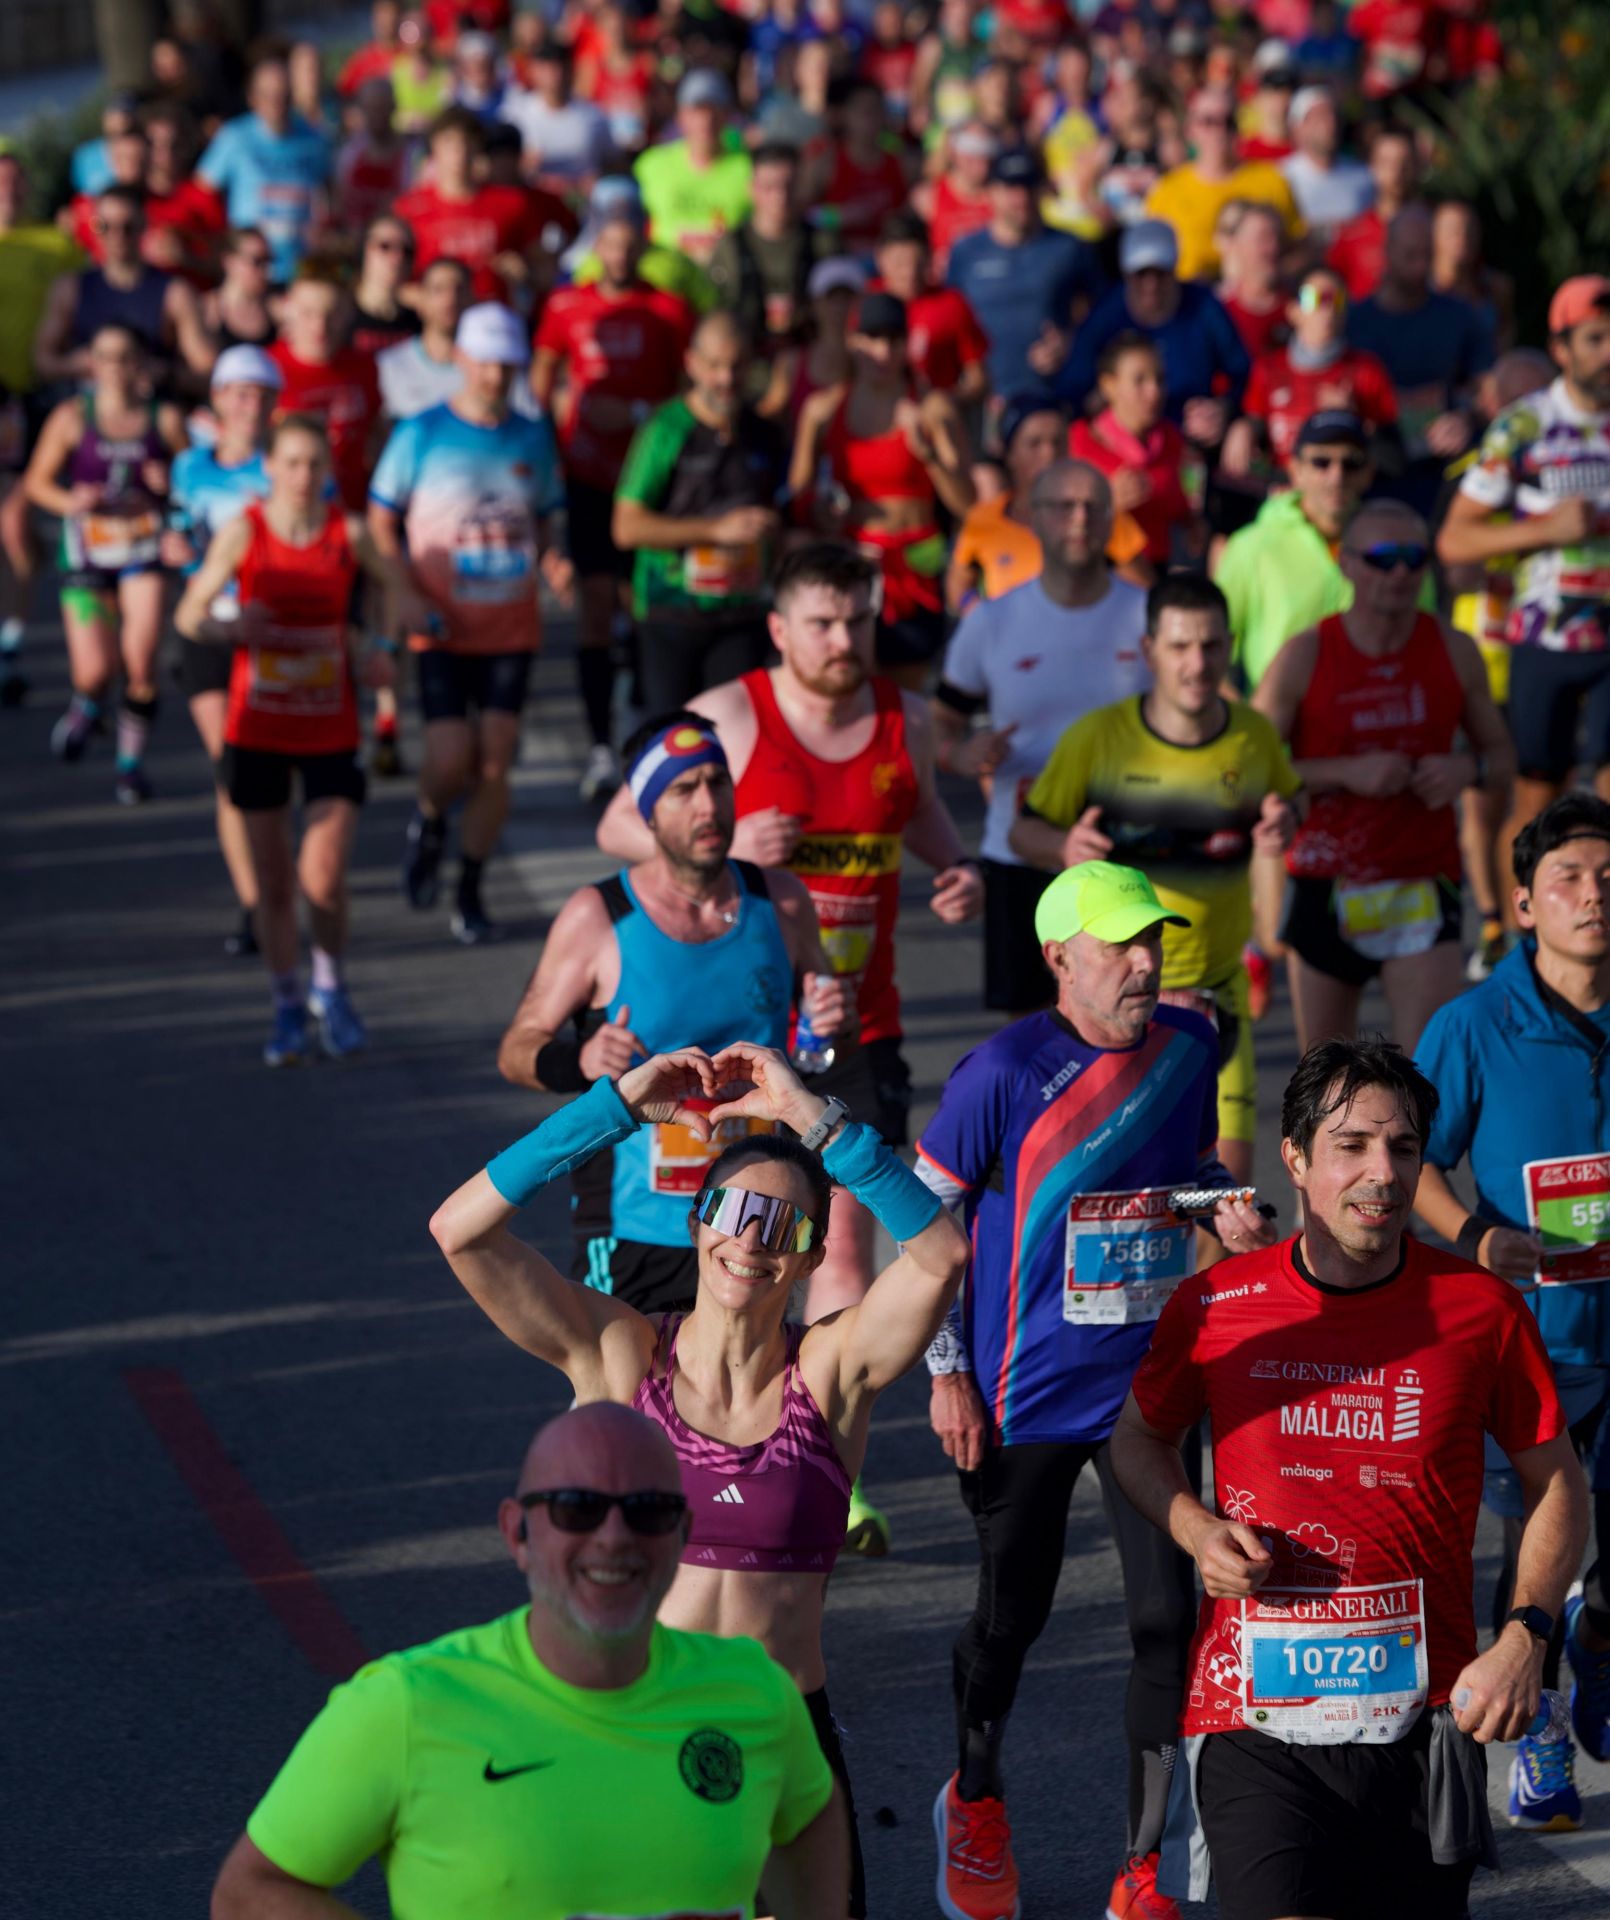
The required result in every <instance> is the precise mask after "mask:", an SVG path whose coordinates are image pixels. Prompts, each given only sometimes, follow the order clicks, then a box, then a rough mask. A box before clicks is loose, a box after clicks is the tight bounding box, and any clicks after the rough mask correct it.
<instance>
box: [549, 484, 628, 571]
mask: <svg viewBox="0 0 1610 1920" xmlns="http://www.w3.org/2000/svg"><path fill="white" fill-rule="evenodd" d="M565 516H566V520H567V523H568V530H569V544H570V558H571V562H572V564H573V565H574V566H575V569H576V573H577V575H578V576H579V578H581V579H583V580H591V579H595V578H597V576H598V575H599V574H607V575H608V576H609V578H610V579H612V580H630V579H631V577H632V556H631V555H630V554H629V553H622V552H621V550H620V548H619V547H617V546H616V544H615V535H614V532H613V523H614V518H615V496H614V494H613V493H612V492H611V491H610V490H609V489H608V488H606V487H590V486H588V485H587V483H586V481H584V480H572V481H571V482H570V484H569V485H568V486H567V487H566V488H565Z"/></svg>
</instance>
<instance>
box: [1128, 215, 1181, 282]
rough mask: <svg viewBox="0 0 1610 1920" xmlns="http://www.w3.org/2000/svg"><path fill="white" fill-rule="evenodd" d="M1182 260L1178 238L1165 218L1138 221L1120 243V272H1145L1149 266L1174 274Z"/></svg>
mask: <svg viewBox="0 0 1610 1920" xmlns="http://www.w3.org/2000/svg"><path fill="white" fill-rule="evenodd" d="M1179 263H1180V243H1179V238H1178V236H1177V235H1176V234H1175V232H1174V229H1173V228H1172V227H1171V226H1170V225H1169V224H1168V222H1167V221H1166V220H1137V221H1136V222H1135V224H1134V225H1133V226H1132V227H1129V228H1126V229H1125V232H1124V237H1123V239H1122V240H1120V241H1119V243H1118V270H1119V272H1120V273H1144V272H1145V271H1146V269H1147V268H1148V267H1161V268H1162V270H1163V271H1164V273H1172V272H1173V271H1174V269H1175V268H1176V267H1177V266H1178V265H1179Z"/></svg>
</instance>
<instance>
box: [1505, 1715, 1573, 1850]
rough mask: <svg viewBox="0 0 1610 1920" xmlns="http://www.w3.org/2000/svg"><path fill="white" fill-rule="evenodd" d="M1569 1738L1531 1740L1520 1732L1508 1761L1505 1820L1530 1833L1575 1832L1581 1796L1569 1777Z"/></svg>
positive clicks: (1570, 1771)
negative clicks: (1511, 1757)
mask: <svg viewBox="0 0 1610 1920" xmlns="http://www.w3.org/2000/svg"><path fill="white" fill-rule="evenodd" d="M1574 1759H1575V1750H1574V1749H1573V1747H1572V1745H1571V1742H1570V1740H1569V1739H1563V1740H1534V1739H1533V1738H1532V1737H1531V1735H1530V1734H1522V1736H1521V1738H1520V1740H1519V1742H1518V1743H1517V1745H1516V1748H1515V1758H1514V1759H1513V1760H1512V1761H1511V1762H1510V1763H1509V1824H1510V1825H1511V1826H1512V1827H1525V1828H1527V1829H1528V1830H1529V1831H1531V1832H1532V1833H1575V1832H1576V1830H1577V1828H1578V1827H1580V1826H1581V1824H1582V1797H1581V1795H1580V1794H1579V1793H1578V1792H1577V1790H1576V1781H1575V1780H1574V1779H1573V1778H1572V1762H1573V1761H1574Z"/></svg>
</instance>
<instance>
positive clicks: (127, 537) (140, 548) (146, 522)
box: [78, 507, 162, 573]
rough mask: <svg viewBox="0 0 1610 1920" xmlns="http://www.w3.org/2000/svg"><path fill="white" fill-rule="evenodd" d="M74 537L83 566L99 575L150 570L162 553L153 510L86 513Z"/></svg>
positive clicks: (157, 516) (159, 521)
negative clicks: (76, 538) (143, 511)
mask: <svg viewBox="0 0 1610 1920" xmlns="http://www.w3.org/2000/svg"><path fill="white" fill-rule="evenodd" d="M78 533H79V539H80V541H81V542H82V543H83V548H84V564H85V566H88V567H94V568H96V569H97V570H98V571H99V572H102V573H120V572H122V571H123V569H124V568H126V567H149V566H154V565H155V564H156V561H157V558H158V556H159V555H160V554H161V551H162V515H161V514H160V513H159V512H158V511H157V510H156V508H155V507H152V508H151V509H150V510H149V511H148V512H145V513H135V514H128V515H124V514H115V515H114V514H106V513H86V514H85V515H84V517H83V519H82V520H80V521H79V523H78Z"/></svg>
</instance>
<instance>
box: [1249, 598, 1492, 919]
mask: <svg viewBox="0 0 1610 1920" xmlns="http://www.w3.org/2000/svg"><path fill="white" fill-rule="evenodd" d="M1464 710H1465V692H1464V688H1463V687H1462V686H1461V685H1460V683H1459V676H1458V674H1457V673H1456V672H1455V671H1454V665H1453V662H1452V661H1451V660H1450V659H1449V658H1448V643H1447V641H1446V639H1445V638H1444V637H1443V632H1442V627H1441V625H1440V624H1439V623H1438V621H1436V620H1435V619H1433V618H1432V616H1431V615H1430V614H1428V613H1422V614H1419V615H1417V616H1416V618H1415V623H1414V628H1413V630H1412V632H1411V633H1410V635H1409V643H1408V645H1407V646H1406V647H1405V648H1404V649H1403V651H1402V652H1401V653H1397V654H1392V655H1390V656H1389V657H1387V658H1384V659H1377V658H1374V657H1373V656H1371V655H1368V654H1363V653H1360V652H1359V650H1358V649H1357V648H1356V647H1355V646H1354V645H1353V643H1352V641H1351V640H1349V639H1348V637H1347V628H1346V626H1345V624H1344V622H1343V619H1342V616H1341V615H1340V614H1335V613H1333V614H1331V615H1330V617H1329V618H1328V619H1325V620H1322V621H1321V622H1320V623H1319V657H1318V658H1317V659H1316V660H1315V662H1314V672H1313V677H1312V679H1311V680H1310V681H1309V683H1308V688H1307V691H1306V692H1305V693H1304V694H1303V698H1302V705H1301V706H1300V707H1298V709H1297V724H1296V726H1295V728H1294V729H1293V731H1292V736H1291V757H1292V759H1293V760H1329V759H1342V758H1345V757H1347V756H1349V755H1352V754H1362V753H1403V754H1407V755H1408V757H1409V758H1410V759H1411V760H1418V759H1420V758H1421V757H1422V756H1424V755H1426V754H1431V753H1447V752H1449V751H1450V749H1451V748H1452V746H1453V743H1454V736H1455V735H1456V734H1457V733H1458V731H1459V723H1460V720H1461V719H1462V717H1463V715H1464ZM1286 865H1287V867H1288V868H1289V870H1290V871H1291V872H1292V873H1294V874H1297V875H1299V876H1301V877H1304V878H1309V877H1312V878H1321V879H1333V880H1347V881H1365V882H1367V881H1375V880H1451V881H1456V880H1458V879H1459V877H1460V863H1459V824H1458V817H1457V815H1456V813H1455V810H1454V809H1453V808H1452V807H1428V806H1426V805H1425V803H1424V802H1423V801H1421V800H1419V799H1417V798H1416V797H1415V795H1414V794H1412V793H1407V792H1405V793H1394V794H1390V795H1388V796H1387V797H1386V798H1385V799H1380V800H1370V799H1365V798H1363V797H1362V796H1360V795H1359V794H1355V793H1322V794H1316V795H1315V797H1314V801H1313V805H1312V806H1311V807H1310V809H1309V813H1308V818H1307V819H1306V820H1305V821H1304V822H1303V824H1302V826H1301V828H1300V829H1299V830H1298V834H1297V837H1296V839H1295V840H1294V841H1293V842H1292V845H1291V850H1290V852H1289V853H1288V854H1287V855H1286Z"/></svg>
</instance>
